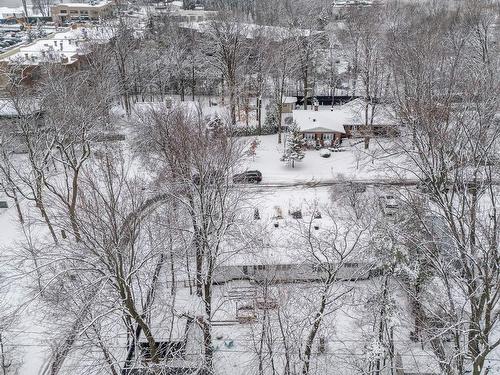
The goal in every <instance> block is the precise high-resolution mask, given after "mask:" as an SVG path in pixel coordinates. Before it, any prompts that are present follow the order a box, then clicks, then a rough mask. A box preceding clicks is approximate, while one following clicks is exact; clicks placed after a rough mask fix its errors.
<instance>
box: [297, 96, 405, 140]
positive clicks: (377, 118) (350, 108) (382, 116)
mask: <svg viewBox="0 0 500 375" xmlns="http://www.w3.org/2000/svg"><path fill="white" fill-rule="evenodd" d="M365 103H366V102H365V101H364V100H363V99H355V100H352V101H350V102H348V103H346V104H344V105H342V106H340V107H338V108H337V107H335V108H332V109H323V108H321V109H320V110H319V111H312V110H295V111H293V119H294V120H295V121H296V122H297V125H298V126H299V127H300V130H301V131H302V132H323V133H324V132H337V133H345V129H344V125H348V126H353V125H364V124H365V110H366V104H365ZM373 108H374V109H373ZM373 111H374V112H373ZM372 113H373V125H374V126H381V125H384V126H385V125H396V124H397V121H396V116H395V114H394V110H393V109H392V108H391V107H390V106H388V105H385V104H377V105H376V106H374V107H372V106H368V118H369V119H371V116H372Z"/></svg>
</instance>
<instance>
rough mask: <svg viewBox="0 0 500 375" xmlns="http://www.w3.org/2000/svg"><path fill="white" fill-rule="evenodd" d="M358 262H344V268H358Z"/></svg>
mask: <svg viewBox="0 0 500 375" xmlns="http://www.w3.org/2000/svg"><path fill="white" fill-rule="evenodd" d="M358 266H359V264H358V263H344V267H345V268H358Z"/></svg>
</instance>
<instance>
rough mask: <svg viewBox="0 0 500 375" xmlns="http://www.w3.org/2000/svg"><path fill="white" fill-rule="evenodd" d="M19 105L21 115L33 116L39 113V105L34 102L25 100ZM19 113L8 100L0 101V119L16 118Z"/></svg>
mask: <svg viewBox="0 0 500 375" xmlns="http://www.w3.org/2000/svg"><path fill="white" fill-rule="evenodd" d="M20 105H21V113H25V114H28V113H29V114H34V113H37V112H39V111H40V104H39V102H38V101H36V100H26V101H24V102H23V103H20ZM17 116H19V113H18V111H17V109H16V106H15V105H14V103H13V102H12V100H10V99H0V118H2V117H4V118H11V117H17Z"/></svg>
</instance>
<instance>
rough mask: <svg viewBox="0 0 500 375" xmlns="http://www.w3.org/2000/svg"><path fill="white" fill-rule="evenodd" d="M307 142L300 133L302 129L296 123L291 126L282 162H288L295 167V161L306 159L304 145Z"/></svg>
mask: <svg viewBox="0 0 500 375" xmlns="http://www.w3.org/2000/svg"><path fill="white" fill-rule="evenodd" d="M305 143H306V141H305V139H304V137H303V136H302V133H301V132H300V128H299V127H298V125H297V123H296V122H295V121H294V122H293V123H292V125H291V126H290V129H289V132H288V134H287V139H286V148H285V153H284V155H283V158H282V160H283V161H287V162H288V163H290V164H291V165H292V168H294V167H295V161H296V160H297V161H301V160H302V159H304V156H305V154H304V145H305Z"/></svg>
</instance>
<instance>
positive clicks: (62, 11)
mask: <svg viewBox="0 0 500 375" xmlns="http://www.w3.org/2000/svg"><path fill="white" fill-rule="evenodd" d="M59 13H61V14H66V13H68V11H67V10H65V9H61V10H60V11H59Z"/></svg>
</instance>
